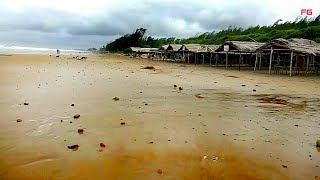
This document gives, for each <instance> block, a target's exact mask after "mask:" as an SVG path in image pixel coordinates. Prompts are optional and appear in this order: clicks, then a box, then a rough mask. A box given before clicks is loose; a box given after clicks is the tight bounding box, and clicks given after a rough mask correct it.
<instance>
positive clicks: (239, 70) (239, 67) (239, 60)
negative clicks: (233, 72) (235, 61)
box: [239, 53, 242, 71]
mask: <svg viewBox="0 0 320 180" xmlns="http://www.w3.org/2000/svg"><path fill="white" fill-rule="evenodd" d="M241 58H242V56H241V53H240V57H239V71H240V65H241Z"/></svg>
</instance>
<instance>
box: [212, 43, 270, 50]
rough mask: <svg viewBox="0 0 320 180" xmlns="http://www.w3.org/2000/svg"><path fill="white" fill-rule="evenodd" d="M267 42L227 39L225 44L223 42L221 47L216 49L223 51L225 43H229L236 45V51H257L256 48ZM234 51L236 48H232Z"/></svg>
mask: <svg viewBox="0 0 320 180" xmlns="http://www.w3.org/2000/svg"><path fill="white" fill-rule="evenodd" d="M264 44H265V43H259V42H250V41H226V42H225V43H224V44H222V45H221V46H220V47H219V48H217V50H216V51H223V47H224V45H229V46H232V47H234V48H235V49H236V50H235V51H240V52H255V51H256V49H258V48H259V47H261V46H263V45H264ZM232 51H234V50H232Z"/></svg>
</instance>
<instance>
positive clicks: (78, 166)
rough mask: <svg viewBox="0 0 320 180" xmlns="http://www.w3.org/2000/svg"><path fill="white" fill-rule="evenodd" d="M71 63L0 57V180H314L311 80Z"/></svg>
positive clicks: (319, 91)
mask: <svg viewBox="0 0 320 180" xmlns="http://www.w3.org/2000/svg"><path fill="white" fill-rule="evenodd" d="M71 57H72V56H68V55H62V57H60V58H55V57H49V56H48V55H13V56H0V77H1V78H0V84H1V86H0V109H1V111H0V114H1V119H0V127H1V131H0V152H1V154H0V179H10V180H11V179H25V180H29V179H30V180H31V179H237V180H239V179H297V180H298V179H299V180H301V179H316V176H318V177H320V152H319V151H320V149H317V148H316V147H315V142H316V140H317V139H319V138H320V131H319V128H320V113H319V112H320V101H319V99H320V78H319V77H289V76H278V75H272V76H270V75H268V74H262V73H253V72H251V71H240V72H239V71H236V70H224V69H217V68H210V67H201V66H194V65H190V66H189V65H184V64H174V63H164V62H157V61H150V60H141V59H140V60H139V59H131V58H127V57H122V56H117V55H91V56H89V57H88V59H86V60H75V59H72V58H71ZM147 65H152V66H154V67H155V68H156V69H155V70H152V69H141V67H145V66H147ZM174 85H177V87H176V88H174ZM179 87H182V88H183V90H179ZM254 90H255V91H254ZM115 96H117V97H119V98H120V100H119V101H114V100H113V98H114V97H115ZM25 102H26V103H29V104H28V105H24V103H25ZM71 104H74V106H71ZM75 114H80V115H81V116H80V118H78V119H74V118H73V116H74V115H75ZM18 118H21V119H22V122H17V121H16V119H18ZM121 122H125V124H124V125H121ZM79 128H83V129H84V132H83V134H79V133H78V132H77V130H78V129H79ZM100 143H104V144H105V147H101V146H100ZM70 145H79V148H78V149H77V150H75V151H73V150H72V149H68V146H70Z"/></svg>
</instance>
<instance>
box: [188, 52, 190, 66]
mask: <svg viewBox="0 0 320 180" xmlns="http://www.w3.org/2000/svg"><path fill="white" fill-rule="evenodd" d="M189 63H190V54H189V51H188V64H189Z"/></svg>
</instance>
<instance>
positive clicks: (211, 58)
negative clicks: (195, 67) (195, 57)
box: [210, 53, 212, 66]
mask: <svg viewBox="0 0 320 180" xmlns="http://www.w3.org/2000/svg"><path fill="white" fill-rule="evenodd" d="M211 61H212V53H210V66H211Z"/></svg>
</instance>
